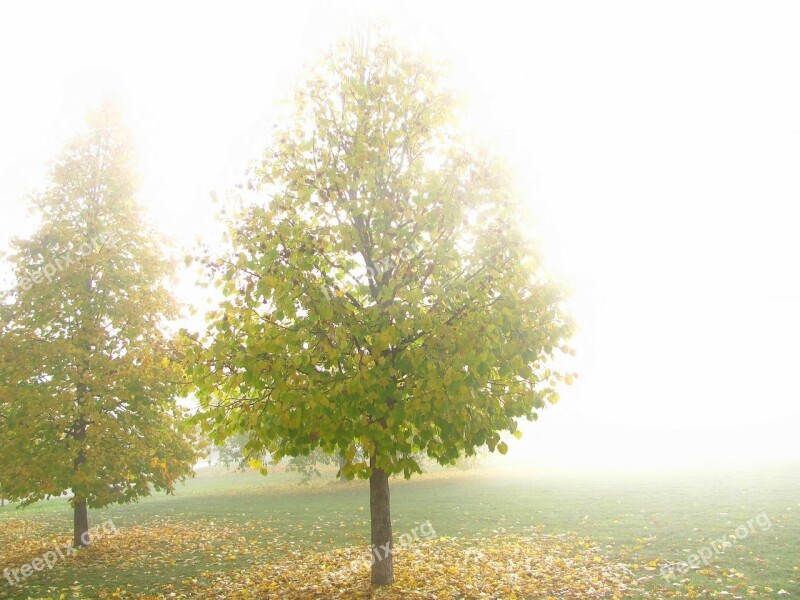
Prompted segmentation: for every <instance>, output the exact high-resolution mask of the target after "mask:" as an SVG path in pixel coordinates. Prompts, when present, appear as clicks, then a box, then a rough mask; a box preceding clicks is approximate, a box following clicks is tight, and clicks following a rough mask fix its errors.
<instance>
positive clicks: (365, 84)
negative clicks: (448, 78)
mask: <svg viewBox="0 0 800 600" xmlns="http://www.w3.org/2000/svg"><path fill="white" fill-rule="evenodd" d="M454 107H455V99H454V96H453V94H451V93H450V92H449V91H448V90H447V89H446V88H445V86H444V85H443V84H442V79H441V77H440V72H439V71H438V70H437V69H436V68H434V67H433V66H430V65H429V64H427V63H426V62H424V61H423V60H421V59H419V58H417V57H416V56H414V55H410V54H408V53H406V52H404V51H402V50H400V49H398V47H396V46H395V45H393V44H392V43H391V42H389V41H385V40H383V41H379V42H378V43H377V44H374V45H372V46H368V45H366V44H364V45H360V44H359V43H356V42H351V43H344V44H342V45H340V46H338V47H337V48H336V49H335V50H334V51H332V52H331V54H330V55H329V56H328V57H327V59H326V60H325V61H323V62H322V63H321V64H320V65H319V66H318V67H316V68H315V69H314V70H312V72H311V75H310V76H309V78H308V81H307V82H306V83H305V84H304V86H303V87H301V88H300V89H299V90H298V92H297V94H296V112H295V114H294V117H293V119H292V120H291V121H290V122H289V123H287V124H286V125H285V126H284V127H282V128H280V129H278V132H277V135H276V141H275V144H274V145H273V146H272V147H271V149H269V150H268V151H267V152H266V153H265V156H264V159H263V163H262V164H260V166H259V167H258V169H257V170H256V171H255V173H254V175H255V176H254V178H253V181H252V186H251V187H252V188H253V194H252V196H253V199H252V201H250V200H248V199H247V198H243V201H242V206H241V209H240V210H238V211H237V213H236V214H235V215H233V216H232V217H229V218H228V221H229V223H228V224H229V233H228V236H227V239H228V242H229V248H228V251H227V252H225V253H223V254H222V255H218V254H217V255H214V254H211V253H206V254H203V255H201V256H200V257H199V259H200V260H201V262H202V263H203V265H204V266H205V268H206V269H207V274H208V276H209V278H210V279H211V280H213V281H214V282H215V284H216V285H217V286H219V287H220V288H221V290H222V293H223V294H224V296H225V297H224V300H223V301H222V302H221V303H220V306H219V310H217V311H214V312H213V313H212V314H211V316H210V324H209V330H208V333H207V335H206V336H205V337H200V336H198V335H197V334H193V335H192V336H191V337H192V339H193V341H194V342H195V344H194V346H193V347H192V349H191V350H190V352H189V356H188V357H187V358H188V364H189V365H190V367H189V369H190V372H191V376H192V378H193V379H194V380H195V381H197V385H198V389H197V394H198V398H199V400H200V402H201V405H202V407H203V419H205V423H206V425H205V426H206V428H207V429H208V430H209V432H210V434H211V435H212V436H216V437H218V438H223V439H224V438H225V437H226V436H228V435H231V434H234V433H236V432H241V431H246V432H248V433H249V435H250V436H251V438H250V439H251V440H254V441H256V442H257V443H259V444H261V445H262V447H263V448H266V449H269V451H270V452H272V453H273V455H274V456H275V457H276V458H280V457H282V456H297V455H301V454H307V453H309V452H311V451H313V450H314V449H316V448H321V449H322V450H323V451H324V452H326V453H334V452H336V451H338V452H340V453H341V455H342V456H343V457H344V465H343V470H344V472H345V473H346V474H347V476H348V477H351V478H352V477H354V476H357V477H360V478H368V479H369V481H370V516H371V530H372V534H371V542H372V546H373V550H374V553H373V563H372V574H371V579H372V582H373V583H374V584H378V585H383V584H389V583H391V582H392V581H393V564H392V529H391V518H390V504H389V500H390V496H389V476H391V475H393V474H396V473H403V474H404V475H405V476H406V477H410V476H411V475H412V474H413V473H418V472H420V465H419V463H418V460H417V458H416V457H415V455H416V453H419V452H422V453H424V454H425V455H427V456H429V457H431V458H432V459H434V460H437V461H438V462H440V463H442V464H451V463H453V462H454V461H456V460H457V459H458V458H459V457H460V456H461V455H462V454H466V455H472V454H474V452H475V450H476V449H477V448H479V447H481V446H484V445H488V447H489V448H490V449H491V450H495V449H497V450H499V451H500V452H501V453H505V452H506V450H507V447H506V444H505V443H503V442H501V441H500V432H502V431H504V430H507V431H510V432H517V419H518V418H520V417H527V418H535V417H536V411H537V410H538V409H540V408H542V407H544V406H545V403H546V402H547V401H550V402H554V401H556V400H557V393H556V389H555V385H556V383H557V381H558V380H560V379H563V377H562V375H560V374H558V373H554V372H551V371H550V370H549V366H548V365H549V364H550V363H551V358H552V357H553V356H554V355H555V354H556V353H557V352H558V350H559V349H560V350H564V351H567V350H569V349H568V348H567V347H566V346H565V341H566V340H567V339H568V338H569V336H570V335H571V331H572V325H571V322H570V319H569V318H568V317H567V316H566V315H565V314H564V312H563V310H562V293H561V291H560V290H559V288H558V287H557V286H556V285H555V284H554V283H553V282H552V281H550V279H549V278H548V277H547V276H546V274H545V272H544V270H543V267H542V263H541V261H540V259H539V257H538V255H537V253H536V251H535V248H534V246H533V244H532V243H531V242H530V241H529V240H528V239H527V238H526V237H525V235H524V234H523V232H522V231H521V227H520V224H519V223H520V220H519V205H518V203H517V202H516V201H515V192H514V190H513V187H512V186H511V182H510V178H509V176H508V174H507V173H506V171H505V169H503V168H502V166H501V165H499V164H498V162H497V161H496V160H494V159H492V158H491V156H490V155H489V154H488V152H485V151H482V150H480V149H475V148H473V147H471V146H470V145H469V144H467V143H466V142H465V141H464V140H463V138H462V136H461V135H460V134H459V131H458V128H457V126H456V125H457V123H456V120H455V119H454V114H455V108H454ZM248 196H250V195H248ZM570 378H571V376H567V379H570ZM357 447H360V448H363V449H364V458H363V459H362V458H360V457H358V455H357V453H356V448H357Z"/></svg>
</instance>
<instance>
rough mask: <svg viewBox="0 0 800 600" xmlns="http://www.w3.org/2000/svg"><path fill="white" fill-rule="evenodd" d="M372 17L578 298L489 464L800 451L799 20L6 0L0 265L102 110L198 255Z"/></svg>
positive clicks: (617, 8)
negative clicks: (108, 99)
mask: <svg viewBox="0 0 800 600" xmlns="http://www.w3.org/2000/svg"><path fill="white" fill-rule="evenodd" d="M372 19H382V20H383V22H384V23H386V24H387V26H388V29H389V31H391V32H393V33H395V34H397V36H398V37H399V39H400V41H401V42H402V43H404V44H405V45H406V46H410V47H418V48H424V49H427V50H429V51H430V52H431V53H432V54H433V56H435V57H439V58H442V59H444V60H446V61H447V62H449V64H450V66H451V68H452V73H453V83H454V84H455V86H456V87H458V88H460V89H461V91H463V93H464V94H465V96H466V98H467V100H468V101H469V104H468V107H467V114H466V117H465V123H466V126H467V127H469V128H472V129H473V130H474V132H475V133H476V135H477V136H478V137H479V138H480V139H483V140H485V141H487V142H490V143H491V144H492V145H493V146H494V147H495V148H496V149H497V151H498V152H500V153H501V154H503V155H505V156H506V157H508V160H509V161H510V163H511V164H512V165H513V167H514V168H515V169H516V172H517V175H518V177H519V182H520V185H519V187H520V190H521V191H522V193H523V194H524V197H523V201H524V202H526V203H527V204H529V205H530V207H531V208H532V211H533V213H534V214H535V215H536V219H537V220H536V223H534V224H532V225H531V230H532V233H533V234H534V235H535V236H536V237H537V238H538V239H540V240H541V244H542V246H543V250H544V255H545V257H546V260H547V262H548V265H549V266H550V268H551V269H552V270H553V271H554V272H555V273H557V274H558V275H559V277H560V278H561V279H562V280H563V281H565V282H566V283H567V284H568V285H569V286H570V287H571V288H572V290H573V292H572V294H573V296H572V301H571V305H572V310H573V312H574V314H575V316H576V318H577V319H578V322H579V325H580V327H581V333H580V335H579V338H578V339H577V342H576V346H577V348H578V350H579V354H578V356H577V358H576V359H575V360H574V363H573V368H574V369H575V370H577V371H578V373H579V375H580V378H579V379H578V381H577V382H576V385H574V386H573V387H572V388H568V389H565V390H564V391H563V393H562V394H561V397H562V401H561V403H560V404H559V405H557V406H556V407H554V408H552V409H548V410H547V412H546V414H545V415H544V416H543V418H542V419H540V421H539V423H538V424H536V425H533V426H531V427H528V428H526V431H527V433H526V436H525V437H524V438H523V440H522V441H521V442H517V443H516V444H515V445H514V446H513V447H512V450H511V452H510V453H509V455H508V456H507V457H506V458H508V459H514V458H516V459H520V458H524V459H526V460H532V461H535V462H537V463H539V464H551V465H553V464H568V465H577V466H595V465H606V466H617V465H621V466H624V465H628V464H636V465H645V466H646V465H652V464H658V465H662V464H675V465H684V464H687V463H690V462H699V463H709V462H716V461H719V460H723V459H727V460H731V459H733V460H738V461H741V460H762V459H764V458H778V457H789V456H791V457H800V436H799V435H798V434H797V431H798V427H799V426H800V391H799V387H800V386H798V382H797V373H798V364H800V341H799V340H800V315H798V308H800V275H798V263H800V235H798V232H797V229H798V226H799V225H800V219H798V217H800V210H798V204H799V203H800V77H798V74H800V36H798V35H797V32H798V31H800V5H798V4H796V3H792V2H783V3H781V2H774V3H768V4H765V3H756V2H751V3H746V4H745V3H738V2H699V3H698V2H671V3H663V4H660V5H654V4H651V3H647V6H645V5H644V3H638V2H607V3H602V5H600V3H589V2H586V3H573V2H558V3H531V4H527V3H525V4H523V3H520V6H517V5H515V4H510V3H508V4H505V3H498V2H491V3H489V2H486V3H483V4H465V3H462V2H459V3H436V5H435V6H433V7H432V6H430V3H426V2H407V3H403V4H402V6H396V7H393V6H391V5H389V4H384V3H377V4H376V3H344V2H343V3H333V2H320V3H293V2H292V3H290V2H285V3H281V4H280V5H278V4H276V3H270V4H269V5H267V3H256V2H252V3H251V2H237V3H224V4H223V3H218V4H217V6H210V5H206V4H203V3H197V2H192V3H169V4H168V5H166V4H165V5H162V4H156V3H152V4H151V3H136V4H133V3H131V4H129V5H128V8H127V9H122V8H120V7H119V6H116V5H111V4H110V3H100V2H97V3H94V2H73V3H69V4H68V5H67V4H61V3H55V2H53V3H13V4H11V5H8V6H6V7H4V9H3V14H2V17H1V18H0V77H2V79H0V81H2V88H3V94H2V95H0V247H2V248H3V249H5V248H6V246H7V241H8V240H9V238H10V237H12V236H15V235H25V234H27V233H30V231H31V228H32V227H33V224H34V221H33V220H32V219H31V218H30V216H28V214H27V213H26V206H27V197H26V196H27V194H28V193H29V192H31V191H33V190H34V189H35V188H36V187H37V186H39V185H41V182H42V181H43V177H44V175H45V173H46V169H47V164H48V162H49V161H51V160H52V159H53V158H54V156H55V154H56V153H57V151H58V149H59V148H60V146H61V145H62V144H63V143H64V141H66V140H67V139H68V138H69V137H70V136H71V135H73V134H74V133H75V132H76V130H77V129H78V128H79V127H80V126H81V123H82V119H83V117H84V116H85V113H86V111H87V110H88V109H89V108H91V107H92V106H93V105H95V104H96V103H97V102H98V100H99V99H100V98H101V97H102V96H103V95H106V94H109V93H111V94H113V95H116V96H117V97H119V98H120V100H121V102H122V105H123V107H124V110H125V114H126V116H127V118H128V122H129V124H130V125H131V127H132V128H133V129H134V134H135V136H136V139H137V141H138V145H139V150H140V156H141V162H140V165H141V171H142V177H143V188H142V193H141V202H142V203H143V204H144V206H145V207H146V208H147V210H148V213H149V215H150V218H151V220H152V221H153V223H154V224H156V226H157V227H158V228H160V229H161V230H162V231H164V232H165V233H166V234H167V235H168V236H169V237H170V238H171V239H172V240H173V241H174V242H175V244H176V246H177V251H178V252H179V253H182V252H183V251H186V250H189V249H190V248H191V246H192V244H193V242H194V240H195V238H196V237H198V236H200V237H203V238H204V239H206V240H213V239H214V236H215V235H216V228H215V227H214V225H213V219H214V214H215V211H216V207H215V206H214V205H212V203H211V200H210V194H211V192H212V191H216V192H218V193H219V194H220V196H224V193H225V191H226V190H227V189H230V187H231V186H232V184H233V183H235V182H236V181H237V180H238V178H240V177H241V174H242V172H243V171H244V169H245V167H246V166H247V164H248V161H250V160H252V159H253V158H255V157H256V156H258V154H259V152H260V151H261V150H262V149H263V147H264V146H265V144H266V143H267V133H268V131H269V130H270V128H271V126H272V124H273V123H275V122H276V121H278V120H280V118H281V115H282V114H285V110H286V107H285V106H282V105H281V104H280V103H281V101H282V100H284V99H286V98H287V97H289V95H290V92H291V89H292V86H293V85H294V84H295V83H296V82H298V81H299V79H300V77H301V75H302V68H303V65H304V64H306V63H308V61H310V60H313V59H314V58H315V57H317V56H318V55H319V53H320V52H322V51H323V50H324V49H325V48H326V47H327V46H328V45H329V44H330V43H331V42H332V41H333V40H335V39H337V38H339V37H342V36H347V35H351V34H352V33H353V32H354V31H357V30H359V29H362V28H363V27H364V25H365V23H367V22H368V21H370V20H372ZM187 279H188V277H187ZM179 293H180V295H181V297H182V298H183V299H184V300H186V301H190V302H191V301H197V300H198V298H200V297H202V295H200V296H195V294H196V292H194V290H193V289H192V287H191V286H190V285H182V286H181V288H180V290H179Z"/></svg>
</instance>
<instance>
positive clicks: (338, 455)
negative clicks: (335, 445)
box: [336, 452, 347, 483]
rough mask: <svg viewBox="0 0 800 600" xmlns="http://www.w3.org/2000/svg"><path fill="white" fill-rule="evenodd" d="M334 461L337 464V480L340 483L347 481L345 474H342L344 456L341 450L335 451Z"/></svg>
mask: <svg viewBox="0 0 800 600" xmlns="http://www.w3.org/2000/svg"><path fill="white" fill-rule="evenodd" d="M336 463H337V464H338V465H339V481H340V482H341V483H347V476H346V475H345V474H344V471H343V470H342V468H343V467H344V456H342V453H341V452H337V453H336Z"/></svg>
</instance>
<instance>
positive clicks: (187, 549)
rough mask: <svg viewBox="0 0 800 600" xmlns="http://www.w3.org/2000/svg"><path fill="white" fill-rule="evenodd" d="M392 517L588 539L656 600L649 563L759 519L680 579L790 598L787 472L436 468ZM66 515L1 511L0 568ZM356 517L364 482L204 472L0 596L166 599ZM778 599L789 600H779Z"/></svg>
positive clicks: (797, 568) (791, 530)
mask: <svg viewBox="0 0 800 600" xmlns="http://www.w3.org/2000/svg"><path fill="white" fill-rule="evenodd" d="M392 509H393V517H394V529H395V533H396V535H399V534H402V533H404V532H410V531H411V530H412V529H413V528H414V527H415V526H417V525H418V524H420V523H422V522H425V521H429V522H430V523H431V524H432V526H433V527H434V529H435V530H436V533H437V534H438V535H439V536H455V537H474V536H493V535H499V536H502V535H504V534H505V533H507V532H518V531H524V530H529V529H531V528H537V527H538V528H541V529H542V530H544V531H546V532H553V533H560V532H577V533H578V534H580V535H583V536H589V537H591V538H593V539H594V540H595V541H596V542H597V544H599V545H604V546H608V552H609V553H611V554H614V555H617V556H619V557H621V558H622V559H624V560H625V561H627V562H630V563H636V564H637V565H639V566H638V569H639V570H640V571H641V573H640V575H641V576H642V577H650V578H651V579H652V581H651V582H649V583H646V584H645V585H646V587H648V586H649V588H650V589H653V590H654V591H653V592H652V593H653V595H652V596H650V597H659V595H658V594H659V592H658V591H657V590H658V589H661V587H660V586H666V587H665V588H664V589H668V584H666V583H665V582H664V581H663V580H662V579H661V577H660V576H659V574H658V570H657V568H656V569H654V568H653V567H657V563H653V562H652V561H654V560H659V561H662V564H663V561H670V562H675V561H683V560H687V558H688V556H689V555H690V554H692V553H695V552H697V551H698V550H699V549H700V548H703V547H706V546H708V544H709V540H711V539H718V538H720V537H721V536H731V535H734V534H735V531H736V528H737V526H740V525H745V524H746V523H747V522H748V521H749V520H752V519H754V518H755V517H756V516H757V515H759V514H761V513H764V514H765V515H766V516H767V517H768V519H769V522H770V524H771V527H770V528H769V529H768V530H766V531H763V532H762V531H761V528H762V527H757V528H756V532H755V533H750V534H749V535H748V537H746V538H745V539H743V540H736V541H735V544H734V546H733V547H732V548H729V549H728V550H727V551H726V552H725V553H724V554H722V555H720V556H717V557H716V558H715V559H714V563H713V565H712V566H713V572H712V573H703V572H702V571H700V572H693V573H692V575H691V581H692V582H695V583H697V584H698V586H699V587H700V589H705V590H709V592H708V595H707V596H706V597H724V596H717V595H713V594H711V591H713V590H717V591H719V590H721V589H723V588H722V587H721V585H722V583H720V582H719V581H717V580H718V579H720V577H719V573H720V572H725V573H726V574H727V573H730V572H731V571H735V572H736V573H741V574H742V575H741V578H742V580H743V581H745V582H746V583H747V584H748V585H752V586H756V589H757V590H758V592H757V594H751V595H750V596H748V597H775V598H778V597H785V598H788V599H790V600H791V598H800V583H799V582H800V465H792V466H782V467H764V468H762V469H758V470H749V471H746V472H736V471H723V470H715V471H708V472H691V473H690V472H683V473H677V472H673V473H670V474H664V473H661V474H655V473H652V474H641V475H638V476H633V475H630V474H628V475H619V474H613V473H603V474H601V473H593V474H592V473H557V472H551V471H548V472H544V471H542V472H537V471H528V472H521V471H510V470H507V471H503V470H488V469H480V470H472V471H458V470H447V471H436V472H432V473H428V474H426V475H424V476H422V477H420V478H417V479H415V480H412V481H403V480H397V481H395V483H394V484H393V490H392ZM70 517H71V515H70V512H69V507H68V505H67V503H66V501H64V500H52V501H49V502H42V503H40V504H38V505H35V506H32V507H29V508H27V509H25V510H24V511H22V510H15V509H14V508H9V507H6V508H3V509H0V541H3V540H5V545H6V550H5V554H4V553H3V552H4V550H3V549H0V558H4V561H5V562H7V563H9V564H2V562H0V569H2V568H6V567H18V566H19V565H20V563H19V562H17V563H16V564H14V562H13V561H14V560H15V557H14V556H13V555H9V550H8V548H9V545H8V544H9V542H8V540H7V539H6V538H4V532H3V529H6V534H8V532H10V531H11V530H12V525H13V523H14V522H16V520H17V519H20V518H21V519H25V520H27V521H30V522H33V524H34V525H37V526H41V527H42V530H41V531H40V532H39V533H38V534H37V535H39V537H40V538H42V539H45V540H46V539H47V536H49V535H52V536H58V537H60V538H65V537H66V535H68V534H69V531H70V528H71V521H70ZM368 518H369V510H368V486H367V484H366V483H365V482H349V483H339V482H336V481H333V478H332V476H331V475H330V474H327V475H326V476H325V478H323V479H320V480H316V481H314V482H313V483H311V484H309V485H299V484H298V477H297V476H296V475H294V474H290V473H285V472H277V471H276V472H273V473H271V474H270V475H269V476H268V477H262V476H261V475H259V474H257V473H227V472H224V471H221V470H218V469H208V470H203V471H201V472H200V473H199V474H198V476H197V477H196V478H194V479H192V480H190V481H189V482H187V484H186V485H184V486H182V487H180V488H179V490H178V492H177V493H176V495H175V496H170V497H167V496H163V495H160V496H155V497H153V498H149V499H147V500H144V501H142V502H139V503H138V504H132V505H126V506H114V507H111V508H108V509H106V510H100V511H94V512H92V513H91V514H90V519H91V521H92V523H93V524H99V523H100V522H102V521H105V520H107V519H111V520H113V522H114V524H115V526H116V527H117V528H120V529H122V528H132V527H136V526H138V527H139V528H140V529H141V531H140V532H139V534H138V535H139V537H137V538H135V539H136V540H138V542H137V544H136V545H133V546H132V547H127V548H115V551H118V552H119V554H118V555H113V556H110V557H106V558H104V559H103V560H100V561H98V562H96V563H95V564H91V565H89V566H85V567H84V566H82V567H81V569H80V571H75V570H74V566H73V564H71V563H69V562H66V563H65V564H56V566H55V568H54V569H53V570H52V571H43V572H42V573H36V574H34V575H33V576H32V577H30V578H29V579H27V580H26V581H25V582H24V584H20V585H17V586H15V587H14V588H11V587H10V586H8V584H7V582H6V581H5V580H4V579H0V598H26V597H28V596H31V597H34V598H36V597H54V598H58V597H59V594H60V593H61V591H63V590H64V589H66V588H67V587H68V586H70V585H71V584H73V583H74V582H76V581H77V583H78V584H79V586H75V587H74V590H78V589H80V590H82V591H81V592H78V591H74V593H70V594H67V595H66V596H65V597H70V596H75V597H78V594H79V593H80V594H82V595H81V596H80V597H96V596H97V591H98V590H100V589H101V588H105V589H108V590H115V589H118V588H119V590H120V592H119V593H120V595H122V596H126V595H129V594H135V593H144V592H152V593H154V594H155V593H158V594H163V593H167V592H169V590H170V589H177V590H179V589H180V588H181V586H182V585H184V583H185V582H186V581H187V580H191V579H198V578H200V579H202V578H204V577H205V578H207V577H213V574H214V573H215V572H219V571H227V570H232V569H240V568H244V567H247V566H251V565H254V564H263V562H264V561H265V560H269V559H270V558H279V557H280V556H281V555H285V553H286V552H287V551H290V550H327V549H331V548H335V547H340V546H344V545H348V544H363V545H365V546H366V543H367V540H368V539H369V524H368ZM762 518H763V517H762ZM761 523H762V524H763V521H762V522H761ZM6 537H10V535H7V536H6ZM18 542H19V540H17V541H14V543H18ZM48 543H49V542H48ZM32 552H35V551H34V550H32ZM648 563H650V567H649V568H648V566H647V565H648ZM168 586H172V588H169V587H168ZM764 588H771V589H772V590H773V592H769V591H768V590H767V591H765V589H764ZM779 590H785V591H786V592H788V595H785V596H779V595H778V591H779ZM688 595H690V594H688V593H687V596H688ZM743 595H746V594H743ZM728 597H729V598H730V596H728Z"/></svg>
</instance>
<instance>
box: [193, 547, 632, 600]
mask: <svg viewBox="0 0 800 600" xmlns="http://www.w3.org/2000/svg"><path fill="white" fill-rule="evenodd" d="M350 564H353V566H354V569H352V570H351V569H350V568H348V565H350ZM632 583H633V575H632V573H631V569H630V568H629V566H628V565H626V564H622V563H619V562H617V561H615V560H613V559H611V558H609V557H608V556H606V555H605V554H604V553H603V552H601V549H600V548H598V547H596V546H594V545H593V544H592V543H591V542H590V541H589V540H587V539H584V538H580V537H577V536H574V535H557V536H551V535H544V534H533V535H526V536H504V537H491V538H482V539H455V538H439V539H436V540H433V541H429V542H424V543H419V544H417V545H414V546H410V547H407V548H404V549H402V550H400V551H399V552H398V553H397V555H396V557H395V585H394V586H392V587H391V588H390V589H386V590H377V591H376V590H373V589H371V587H370V584H369V563H368V561H367V559H366V548H360V547H348V548H344V549H337V550H332V551H329V552H321V553H302V552H293V553H291V554H290V555H289V556H286V557H284V559H283V560H282V561H279V562H275V563H271V564H266V565H264V566H262V567H257V568H254V569H248V570H241V571H236V572H233V573H227V574H225V575H217V576H215V577H212V578H210V581H208V582H207V584H204V583H203V582H200V583H198V584H197V585H191V586H187V587H186V588H184V589H183V590H180V591H178V597H183V598H197V597H204V598H209V599H211V598H235V599H238V600H246V599H266V598H287V599H301V598H307V599H313V598H331V599H354V598H383V599H387V600H388V599H397V598H425V599H459V598H503V599H514V598H534V597H535V598H553V599H556V598H557V599H559V600H567V599H576V600H577V599H589V598H608V599H614V598H626V597H633V596H632V593H633V592H632V589H631V586H632Z"/></svg>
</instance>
